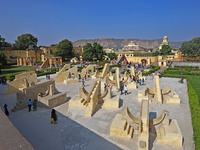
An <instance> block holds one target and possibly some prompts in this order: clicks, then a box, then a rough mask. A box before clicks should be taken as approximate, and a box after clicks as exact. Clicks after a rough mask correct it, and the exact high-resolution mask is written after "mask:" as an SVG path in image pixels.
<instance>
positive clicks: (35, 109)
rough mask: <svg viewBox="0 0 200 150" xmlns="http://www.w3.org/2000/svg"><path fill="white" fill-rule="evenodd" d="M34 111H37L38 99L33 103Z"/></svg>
mask: <svg viewBox="0 0 200 150" xmlns="http://www.w3.org/2000/svg"><path fill="white" fill-rule="evenodd" d="M33 111H37V101H36V99H35V100H34V101H33Z"/></svg>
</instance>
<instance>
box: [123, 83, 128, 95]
mask: <svg viewBox="0 0 200 150" xmlns="http://www.w3.org/2000/svg"><path fill="white" fill-rule="evenodd" d="M124 91H125V95H128V88H127V85H125V87H124Z"/></svg>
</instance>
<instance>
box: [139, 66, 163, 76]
mask: <svg viewBox="0 0 200 150" xmlns="http://www.w3.org/2000/svg"><path fill="white" fill-rule="evenodd" d="M151 68H152V69H151V70H149V71H147V72H143V73H142V75H143V76H148V75H149V74H151V73H153V72H155V71H157V70H159V69H160V67H159V66H156V67H153V66H152V67H151Z"/></svg>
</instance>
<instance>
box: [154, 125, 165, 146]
mask: <svg viewBox="0 0 200 150" xmlns="http://www.w3.org/2000/svg"><path fill="white" fill-rule="evenodd" d="M156 134H157V141H158V142H160V141H162V140H163V139H164V136H165V128H164V126H161V127H159V128H158V129H157V131H156Z"/></svg>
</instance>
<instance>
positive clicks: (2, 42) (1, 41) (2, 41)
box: [0, 35, 12, 50]
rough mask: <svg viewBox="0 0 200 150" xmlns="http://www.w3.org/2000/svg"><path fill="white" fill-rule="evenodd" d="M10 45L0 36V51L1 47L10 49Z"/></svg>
mask: <svg viewBox="0 0 200 150" xmlns="http://www.w3.org/2000/svg"><path fill="white" fill-rule="evenodd" d="M11 46H12V45H11V44H10V43H8V42H6V41H5V39H4V38H2V37H1V35H0V50H1V48H2V47H11Z"/></svg>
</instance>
